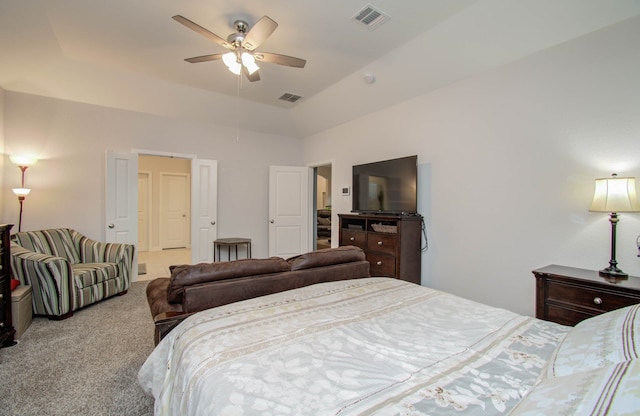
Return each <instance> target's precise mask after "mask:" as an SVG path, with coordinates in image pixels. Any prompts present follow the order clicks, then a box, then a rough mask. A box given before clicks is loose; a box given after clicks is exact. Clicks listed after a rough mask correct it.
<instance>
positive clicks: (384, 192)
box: [352, 156, 418, 214]
mask: <svg viewBox="0 0 640 416" xmlns="http://www.w3.org/2000/svg"><path fill="white" fill-rule="evenodd" d="M417 164H418V156H407V157H402V158H399V159H391V160H384V161H381V162H374V163H366V164H364V165H355V166H354V167H353V194H352V195H353V196H352V198H353V199H352V201H353V206H352V211H353V212H361V213H384V214H415V213H416V212H417V194H416V192H417V191H416V190H417V187H416V184H417V176H418V166H417Z"/></svg>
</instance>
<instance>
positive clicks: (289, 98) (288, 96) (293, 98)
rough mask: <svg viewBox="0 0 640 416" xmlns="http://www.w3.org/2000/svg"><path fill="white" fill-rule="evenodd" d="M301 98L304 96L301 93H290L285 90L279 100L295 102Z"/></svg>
mask: <svg viewBox="0 0 640 416" xmlns="http://www.w3.org/2000/svg"><path fill="white" fill-rule="evenodd" d="M300 98H302V97H301V96H299V95H296V94H290V93H288V92H285V93H284V94H282V96H281V97H280V98H278V99H279V100H282V101H289V102H290V103H295V102H296V101H298V100H299V99H300Z"/></svg>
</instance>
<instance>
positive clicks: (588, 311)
mask: <svg viewBox="0 0 640 416" xmlns="http://www.w3.org/2000/svg"><path fill="white" fill-rule="evenodd" d="M533 274H534V275H535V277H536V318H539V319H545V320H547V321H552V322H557V323H559V324H562V325H575V324H577V323H578V322H580V321H582V320H584V319H587V318H590V317H592V316H595V315H600V314H601V313H604V312H608V311H612V310H614V309H619V308H622V307H625V306H629V305H634V304H636V303H640V277H634V276H629V278H628V279H617V280H615V281H613V280H611V279H607V278H604V277H602V276H600V275H599V274H598V272H597V271H595V270H586V269H576V268H574V267H565V266H556V265H551V266H546V267H543V268H541V269H537V270H534V271H533Z"/></svg>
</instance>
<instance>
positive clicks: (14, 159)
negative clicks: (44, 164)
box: [9, 155, 38, 167]
mask: <svg viewBox="0 0 640 416" xmlns="http://www.w3.org/2000/svg"><path fill="white" fill-rule="evenodd" d="M9 160H11V163H13V164H14V165H18V166H26V167H29V166H33V165H35V164H36V163H37V162H38V159H36V158H35V157H30V156H18V155H11V156H9Z"/></svg>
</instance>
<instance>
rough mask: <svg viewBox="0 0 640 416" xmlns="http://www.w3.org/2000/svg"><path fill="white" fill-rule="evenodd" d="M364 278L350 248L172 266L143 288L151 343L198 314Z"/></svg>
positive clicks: (365, 268) (364, 268)
mask: <svg viewBox="0 0 640 416" xmlns="http://www.w3.org/2000/svg"><path fill="white" fill-rule="evenodd" d="M369 276H370V275H369V262H367V261H366V260H365V255H364V252H363V251H362V249H360V248H358V247H354V246H343V247H337V248H328V249H324V250H317V251H313V252H309V253H305V254H301V255H299V256H295V257H291V258H289V259H287V260H285V259H282V258H280V257H271V258H268V259H242V260H235V261H231V262H222V263H200V264H195V265H180V266H173V267H172V268H171V277H161V278H157V279H154V280H152V281H151V282H149V284H148V286H147V301H148V302H149V308H150V309H151V315H152V316H153V320H154V323H155V327H156V330H155V342H156V344H157V343H158V342H160V340H161V339H162V338H164V336H165V335H166V334H167V333H169V331H171V330H172V329H173V328H174V327H175V326H176V325H178V324H179V323H180V322H182V321H183V320H184V319H185V318H186V317H188V316H189V315H191V314H193V313H195V312H198V311H202V310H205V309H209V308H214V307H216V306H221V305H226V304H228V303H233V302H238V301H241V300H245V299H250V298H255V297H258V296H264V295H269V294H272V293H276V292H283V291H285V290H290V289H295V288H299V287H303V286H309V285H312V284H316V283H322V282H330V281H336V280H346V279H356V278H361V277H369Z"/></svg>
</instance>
